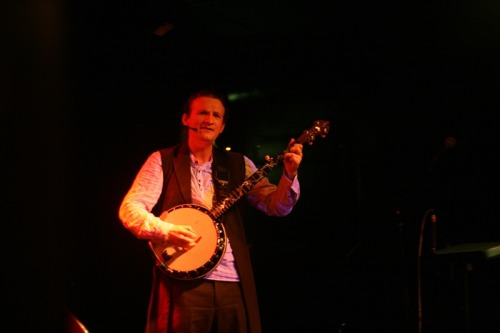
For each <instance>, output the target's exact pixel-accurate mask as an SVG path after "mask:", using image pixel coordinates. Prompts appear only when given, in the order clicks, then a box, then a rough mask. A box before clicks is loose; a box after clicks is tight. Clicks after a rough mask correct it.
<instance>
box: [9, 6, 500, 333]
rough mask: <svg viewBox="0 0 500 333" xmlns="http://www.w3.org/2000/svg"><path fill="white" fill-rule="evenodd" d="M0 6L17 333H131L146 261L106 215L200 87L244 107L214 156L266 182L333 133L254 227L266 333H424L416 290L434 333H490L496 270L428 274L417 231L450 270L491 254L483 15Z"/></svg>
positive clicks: (493, 213) (143, 251) (489, 266)
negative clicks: (481, 252) (320, 125)
mask: <svg viewBox="0 0 500 333" xmlns="http://www.w3.org/2000/svg"><path fill="white" fill-rule="evenodd" d="M2 7H3V9H2V14H3V16H4V18H3V19H2V24H3V29H2V30H4V31H5V32H6V34H5V37H4V38H3V40H4V43H3V45H4V46H5V47H2V49H3V52H2V54H3V56H2V60H3V61H2V62H3V66H2V112H1V123H2V136H3V140H2V143H3V146H4V148H5V149H3V150H4V151H3V152H2V162H3V163H2V164H4V166H6V171H5V172H4V175H5V177H4V183H6V186H3V191H2V203H3V205H5V209H2V212H3V215H4V218H3V219H2V220H3V222H2V226H3V228H2V234H3V236H4V237H3V238H4V240H5V241H4V242H2V244H3V246H2V271H3V274H2V275H3V280H2V293H3V297H2V298H3V299H4V301H5V306H6V307H7V309H8V310H10V311H7V312H6V313H5V314H4V316H5V319H6V320H5V322H6V323H7V322H9V323H10V322H11V323H12V325H14V326H16V327H17V328H18V331H33V328H36V329H37V330H39V331H47V332H49V331H50V332H54V331H56V327H57V326H58V324H59V323H60V322H61V320H63V319H64V317H65V315H66V313H65V311H66V310H68V311H70V312H71V313H73V314H75V315H76V316H77V317H78V318H79V319H80V320H81V321H82V322H83V323H84V324H85V325H86V326H87V328H88V329H89V330H90V331H91V332H93V333H99V332H118V331H122V332H123V331H127V332H137V331H142V330H143V327H144V320H145V315H146V309H147V299H148V296H149V285H150V278H151V276H150V273H151V266H152V258H151V254H150V253H149V250H148V248H147V245H146V243H144V242H143V241H138V240H137V239H135V238H134V237H133V236H132V235H131V234H130V233H129V232H128V231H126V230H125V229H124V228H123V226H122V225H121V223H120V221H119V220H118V217H117V211H118V206H119V204H120V201H121V199H122V198H123V196H124V194H125V193H126V191H127V190H128V188H129V186H130V185H131V182H132V181H133V178H134V176H135V174H136V172H137V171H138V168H139V167H140V166H141V164H142V163H143V162H144V160H145V159H146V157H147V156H148V155H149V154H150V153H151V152H152V151H154V150H156V149H159V148H163V147H166V146H169V145H171V144H174V143H176V142H177V141H178V138H179V127H180V109H181V106H182V104H183V102H184V101H185V99H186V97H187V95H188V94H189V93H190V92H191V91H192V90H195V89H197V88H200V87H204V86H210V87H216V88H219V89H222V90H224V91H226V92H228V93H229V94H231V96H233V95H234V96H238V97H239V98H237V99H235V100H234V101H232V102H231V104H230V105H229V111H230V112H231V118H230V120H229V123H228V128H227V129H226V131H225V132H224V134H223V135H222V137H221V138H220V141H219V144H221V145H230V146H231V147H232V148H233V149H234V150H236V151H240V152H243V153H245V154H247V155H248V156H250V157H251V158H252V159H253V160H254V161H255V162H256V163H257V164H262V163H263V161H264V155H266V154H270V155H271V156H274V155H275V154H278V153H280V152H281V151H282V149H283V148H285V147H286V144H287V143H288V140H289V139H290V138H291V137H297V136H299V135H300V134H301V133H302V131H303V130H305V129H308V128H309V127H310V126H311V125H312V123H313V121H314V120H316V119H325V120H329V121H330V132H329V133H328V135H327V136H326V137H325V138H317V139H316V140H315V141H314V143H313V145H312V146H306V147H305V148H304V160H303V163H302V166H301V170H300V181H301V186H302V193H301V199H300V201H299V203H298V204H297V206H296V208H295V210H294V211H293V212H292V214H290V215H289V216H287V217H285V218H279V219H277V218H269V217H265V216H262V215H260V214H259V213H252V214H251V216H250V220H251V221H252V224H251V225H250V226H249V237H250V239H251V242H252V253H253V256H254V267H255V273H256V279H257V283H258V289H259V297H260V300H261V310H262V320H263V328H264V331H265V332H276V331H280V332H281V331H287V332H302V331H311V332H340V331H341V330H340V329H341V328H343V331H342V332H373V331H381V332H382V331H383V332H417V330H418V327H419V325H418V309H419V301H418V295H419V289H418V287H417V286H418V281H421V282H422V289H420V290H421V295H422V299H423V300H422V302H421V303H420V304H421V309H422V312H423V316H422V326H423V331H424V332H436V331H438V330H439V331H453V332H498V330H499V329H500V323H499V320H498V310H499V308H498V305H496V304H498V299H499V296H500V295H499V291H498V283H497V282H496V281H498V278H499V277H500V274H499V268H498V262H497V260H496V259H494V260H484V259H483V258H481V257H480V256H475V255H474V256H469V255H457V256H448V255H434V254H433V253H431V252H430V246H431V244H430V243H431V239H432V234H431V225H430V221H429V216H430V213H429V212H431V210H432V212H434V213H435V214H436V216H437V219H438V222H437V226H438V228H437V230H438V232H437V235H438V237H437V242H438V248H440V249H443V248H447V247H450V246H455V245H460V244H464V243H487V242H488V243H489V242H492V243H496V244H498V243H499V242H500V235H499V231H500V230H499V227H498V221H499V213H498V209H497V198H498V194H499V193H498V192H499V190H498V184H499V175H498V169H499V166H500V165H499V161H498V147H499V143H500V140H499V133H498V132H499V123H498V121H499V116H498V112H499V106H500V103H499V102H498V87H499V85H498V75H499V65H498V57H499V55H500V54H499V51H500V45H499V41H500V28H499V23H498V22H499V19H500V17H499V16H500V6H499V5H498V4H497V3H495V2H494V1H458V2H457V1H429V2H410V3H406V2H400V1H382V2H366V1H354V2H353V1H328V2H320V1H263V0H257V1H251V2H240V1H224V0H216V1H215V0H214V1H204V0H193V1H180V0H178V1H172V0H170V1H153V0H149V1H125V2H124V1H121V2H119V1H99V2H92V1H86V2H80V3H76V2H64V1H6V3H5V5H3V6H2ZM164 24H170V25H171V26H173V28H172V29H171V30H169V31H168V32H166V33H163V34H162V33H159V32H157V30H156V29H157V28H158V27H160V26H162V25H164ZM277 176H279V170H277V171H273V172H272V173H271V174H270V177H271V178H272V179H276V177H277ZM422 229H423V231H421V230H422ZM420 240H422V243H423V244H422V245H423V250H422V252H421V255H420V256H419V255H418V253H419V252H418V244H419V241H420ZM419 262H420V264H421V270H420V274H421V275H420V276H421V278H419V275H418V274H419V271H418V269H417V267H418V265H417V264H418V263H419ZM467 263H469V264H471V263H472V264H473V265H472V266H466V264H467ZM466 267H468V268H469V271H467V270H466V269H465V268H466ZM466 272H468V273H466ZM467 278H468V279H469V280H468V283H467V284H465V283H464V281H465V280H466V279H467ZM466 287H467V288H466ZM466 291H468V292H469V293H468V294H466ZM466 295H468V297H469V298H468V299H466V298H465V296H466ZM468 311H469V312H468ZM467 314H469V315H468V316H467Z"/></svg>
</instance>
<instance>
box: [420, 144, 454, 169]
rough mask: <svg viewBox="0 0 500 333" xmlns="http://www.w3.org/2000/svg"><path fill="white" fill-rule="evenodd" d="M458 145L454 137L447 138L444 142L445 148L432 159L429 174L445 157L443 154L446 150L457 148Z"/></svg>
mask: <svg viewBox="0 0 500 333" xmlns="http://www.w3.org/2000/svg"><path fill="white" fill-rule="evenodd" d="M456 144H457V139H455V138H454V137H452V136H449V137H447V138H446V139H445V140H444V144H443V146H442V147H441V148H440V149H439V150H438V151H437V152H436V153H435V154H434V157H433V158H432V161H431V163H430V164H429V166H428V167H427V172H431V171H432V170H433V169H434V167H435V166H436V164H437V161H438V160H439V158H440V157H441V155H443V153H444V151H445V150H446V149H451V148H453V147H455V146H456Z"/></svg>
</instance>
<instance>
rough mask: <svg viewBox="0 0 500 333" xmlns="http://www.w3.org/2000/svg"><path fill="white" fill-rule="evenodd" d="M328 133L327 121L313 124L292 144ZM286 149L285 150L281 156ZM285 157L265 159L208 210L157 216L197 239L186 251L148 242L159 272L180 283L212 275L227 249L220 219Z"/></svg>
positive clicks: (190, 208) (183, 208) (187, 207)
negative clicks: (186, 227) (188, 228)
mask: <svg viewBox="0 0 500 333" xmlns="http://www.w3.org/2000/svg"><path fill="white" fill-rule="evenodd" d="M328 131H329V122H328V121H326V120H316V121H315V122H314V124H313V125H312V127H311V128H310V129H308V130H305V131H304V132H303V133H302V135H301V136H300V137H299V138H298V139H296V140H295V142H297V143H300V144H302V143H308V144H310V145H312V143H313V141H314V139H315V138H316V137H317V136H318V135H319V136H321V137H325V136H326V134H327V133H328ZM289 148H290V147H287V149H286V150H285V151H284V153H285V152H287V151H288V149H289ZM284 153H283V154H280V155H278V156H276V157H275V158H274V159H273V158H269V157H267V158H266V163H265V164H264V165H263V166H262V167H261V168H259V169H258V170H257V171H255V172H254V173H253V174H252V175H251V176H249V177H248V178H247V179H245V181H244V182H243V183H242V184H241V185H240V186H239V187H237V188H235V189H233V190H231V191H230V192H229V193H228V194H227V195H226V197H225V198H223V199H222V200H220V201H219V202H217V203H215V204H214V205H213V207H212V208H211V209H207V208H206V207H204V206H201V205H196V204H183V205H177V206H174V207H172V208H170V209H169V210H167V211H165V212H163V213H162V214H161V215H160V218H161V219H162V220H165V219H166V217H167V215H168V222H169V223H172V224H177V225H181V224H182V225H189V226H191V227H192V228H193V229H194V231H195V232H196V234H198V235H199V236H200V238H199V240H198V242H197V243H196V245H195V246H194V247H191V248H189V249H186V248H183V247H179V246H174V245H171V244H170V245H169V244H168V242H167V243H154V242H152V241H149V247H150V248H151V250H152V252H153V254H154V257H155V259H156V263H157V265H158V266H159V267H160V269H161V270H162V271H163V272H164V273H165V274H167V275H168V276H170V277H172V278H175V279H179V280H195V279H198V278H201V277H203V276H205V275H207V274H208V273H210V272H211V271H213V270H214V269H215V268H216V267H217V266H218V265H219V263H220V261H221V259H222V257H223V255H224V253H225V252H226V246H227V238H226V231H225V229H224V226H223V223H222V219H221V217H222V215H223V214H224V213H225V212H226V211H227V210H228V209H229V208H231V207H232V206H233V205H234V204H235V203H236V202H237V201H238V200H239V199H241V198H242V197H243V196H244V195H245V194H246V193H247V192H248V191H250V190H251V189H252V188H253V187H254V186H255V185H256V184H257V183H258V182H259V181H260V180H262V179H263V178H264V177H266V176H267V175H268V174H269V172H270V171H271V170H272V169H273V168H274V167H275V166H276V165H278V163H279V162H281V161H282V159H283V155H284Z"/></svg>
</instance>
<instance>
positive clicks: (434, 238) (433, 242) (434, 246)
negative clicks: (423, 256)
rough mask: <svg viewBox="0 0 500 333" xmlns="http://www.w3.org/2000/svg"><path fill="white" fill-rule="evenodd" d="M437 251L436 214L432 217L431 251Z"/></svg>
mask: <svg viewBox="0 0 500 333" xmlns="http://www.w3.org/2000/svg"><path fill="white" fill-rule="evenodd" d="M436 249H437V217H436V214H434V213H432V215H431V250H432V252H436Z"/></svg>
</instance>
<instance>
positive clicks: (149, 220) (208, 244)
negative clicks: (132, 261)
mask: <svg viewBox="0 0 500 333" xmlns="http://www.w3.org/2000/svg"><path fill="white" fill-rule="evenodd" d="M227 112H228V110H227V109H226V104H225V98H224V97H223V96H220V95H217V94H216V93H214V92H211V91H199V92H197V93H195V94H193V95H191V96H190V97H189V100H188V102H187V103H186V107H185V108H184V110H183V114H182V118H181V120H182V125H183V126H184V127H185V130H186V131H187V140H186V141H185V142H181V143H180V144H177V145H175V146H173V147H169V148H166V149H163V150H160V151H156V152H153V153H152V154H151V155H150V156H149V157H148V158H147V160H146V161H145V163H144V164H143V165H142V167H141V168H140V170H139V172H138V173H137V175H136V177H135V180H134V182H133V184H132V186H131V187H130V189H129V191H128V193H127V194H126V195H125V197H124V199H123V201H122V203H121V205H120V208H119V217H120V220H121V221H122V223H123V225H124V226H125V227H126V228H127V229H128V230H130V232H132V233H133V234H134V235H135V236H136V237H137V238H139V239H144V240H147V241H149V244H150V245H151V248H152V249H153V252H154V254H155V255H156V257H157V259H158V260H157V261H156V262H155V266H154V272H153V282H152V289H151V296H150V302H149V309H148V316H147V323H146V332H147V333H152V332H161V333H167V332H172V333H174V332H175V333H180V332H185V333H202V332H203V333H214V332H218V333H223V332H225V333H246V332H248V333H259V332H261V324H260V316H259V309H258V301H257V294H256V289H255V281H254V276H253V270H252V265H251V260H250V253H249V249H248V244H247V240H246V236H245V231H244V225H243V220H244V219H243V216H242V215H241V212H240V210H239V205H240V204H241V201H239V202H238V203H236V199H239V197H236V198H235V200H229V202H230V203H231V205H232V207H231V209H228V210H227V211H226V209H225V208H226V207H223V208H224V209H223V211H224V214H220V216H218V214H217V213H216V212H215V211H214V210H212V211H211V210H210V209H212V208H213V206H214V205H215V204H216V203H217V202H221V200H223V199H224V198H225V196H228V195H229V196H228V197H226V199H227V198H229V199H231V195H232V194H231V190H234V189H237V193H241V192H243V193H244V196H243V198H244V200H246V201H247V202H248V203H249V204H250V205H251V206H253V207H255V208H256V209H258V210H260V211H262V212H264V213H265V214H267V215H270V216H286V215H288V214H289V213H290V212H291V210H292V208H293V207H294V205H295V204H296V202H297V200H298V199H299V194H300V186H299V181H298V178H297V170H298V168H299V165H300V163H301V160H302V148H303V145H302V142H300V141H299V140H295V139H292V140H291V141H290V144H289V146H288V149H287V150H286V151H285V152H284V153H283V155H282V156H281V157H282V159H281V161H282V162H283V166H284V167H283V174H282V176H281V178H280V180H279V182H278V184H277V185H275V184H272V183H271V182H270V181H269V179H268V178H267V177H266V176H265V174H264V175H261V174H259V173H258V171H259V169H258V168H257V167H256V166H255V164H254V163H253V162H252V161H251V160H250V159H249V158H248V157H246V156H244V155H243V154H240V153H235V152H226V151H222V150H220V149H218V148H216V146H215V145H214V143H215V140H216V139H217V137H218V136H219V135H220V134H221V133H222V132H223V130H224V128H225V126H226V120H227ZM256 172H257V173H256ZM256 174H257V175H258V177H257V176H255V175H256ZM252 175H253V177H252ZM249 177H250V178H251V179H252V178H253V181H252V182H251V184H250V185H251V186H243V187H241V188H240V189H238V186H241V185H242V184H243V183H244V182H245V181H246V180H247V179H248V178H249ZM242 189H244V191H242ZM233 196H234V194H233ZM233 204H234V205H233ZM202 252H207V254H206V259H204V254H203V253H202ZM192 254H194V255H192ZM200 258H201V259H200ZM200 260H201V263H196V262H197V261H200ZM182 261H184V262H183V263H182V264H179V265H178V264H177V262H182ZM205 261H206V262H205ZM192 263H195V264H192ZM191 264H192V267H191V266H190V265H191Z"/></svg>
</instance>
